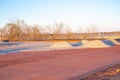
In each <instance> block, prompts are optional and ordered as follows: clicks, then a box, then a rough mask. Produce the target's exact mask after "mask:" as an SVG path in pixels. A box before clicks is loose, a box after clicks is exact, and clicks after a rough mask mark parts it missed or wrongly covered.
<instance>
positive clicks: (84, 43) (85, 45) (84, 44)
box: [81, 40, 89, 48]
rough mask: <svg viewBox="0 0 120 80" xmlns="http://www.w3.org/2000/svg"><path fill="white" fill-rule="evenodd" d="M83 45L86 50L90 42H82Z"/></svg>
mask: <svg viewBox="0 0 120 80" xmlns="http://www.w3.org/2000/svg"><path fill="white" fill-rule="evenodd" d="M81 43H82V44H83V45H82V47H85V48H86V47H87V46H88V44H89V41H88V40H82V41H81Z"/></svg>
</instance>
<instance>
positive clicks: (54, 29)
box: [46, 22, 64, 39]
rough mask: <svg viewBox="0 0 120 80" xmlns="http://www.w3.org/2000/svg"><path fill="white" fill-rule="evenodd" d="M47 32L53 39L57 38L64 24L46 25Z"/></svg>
mask: <svg viewBox="0 0 120 80" xmlns="http://www.w3.org/2000/svg"><path fill="white" fill-rule="evenodd" d="M46 28H47V32H48V33H49V34H52V35H53V39H57V38H58V35H59V34H61V33H62V32H63V28H64V24H63V23H56V22H55V23H54V24H53V25H48V26H46Z"/></svg>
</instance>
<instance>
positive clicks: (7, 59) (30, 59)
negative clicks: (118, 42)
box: [0, 46, 120, 80]
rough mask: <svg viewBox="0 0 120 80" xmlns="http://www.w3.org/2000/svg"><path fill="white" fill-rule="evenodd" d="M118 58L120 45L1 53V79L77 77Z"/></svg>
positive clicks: (69, 79) (76, 79)
mask: <svg viewBox="0 0 120 80" xmlns="http://www.w3.org/2000/svg"><path fill="white" fill-rule="evenodd" d="M119 61H120V46H114V47H109V48H101V49H100V48H99V49H70V50H54V51H40V52H19V53H13V54H12V53H10V54H5V55H0V80H80V79H81V78H82V77H83V76H84V75H88V74H90V73H92V72H94V71H97V70H98V71H99V70H101V69H102V68H104V67H107V66H110V65H114V64H116V63H119ZM83 80H84V79H83ZM86 80H88V79H86ZM91 80H97V79H91ZM104 80H107V79H104ZM113 80H114V79H113Z"/></svg>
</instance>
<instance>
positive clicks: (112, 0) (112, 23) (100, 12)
mask: <svg viewBox="0 0 120 80" xmlns="http://www.w3.org/2000/svg"><path fill="white" fill-rule="evenodd" d="M16 19H20V20H24V21H25V22H26V23H27V24H30V25H32V24H39V25H43V26H44V25H47V24H54V23H55V22H58V23H59V22H63V23H64V24H66V25H68V26H70V27H72V29H73V30H74V31H77V30H79V29H81V28H85V27H88V26H90V25H93V24H94V25H96V26H97V28H98V29H99V31H120V0H0V27H3V26H4V25H5V24H6V23H8V22H10V21H12V20H16Z"/></svg>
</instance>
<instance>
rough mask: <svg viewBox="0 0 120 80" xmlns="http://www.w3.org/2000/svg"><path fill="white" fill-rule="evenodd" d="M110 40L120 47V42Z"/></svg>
mask: <svg viewBox="0 0 120 80" xmlns="http://www.w3.org/2000/svg"><path fill="white" fill-rule="evenodd" d="M109 40H110V41H112V42H113V43H114V44H116V45H120V43H119V42H118V41H116V40H115V39H109Z"/></svg>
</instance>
